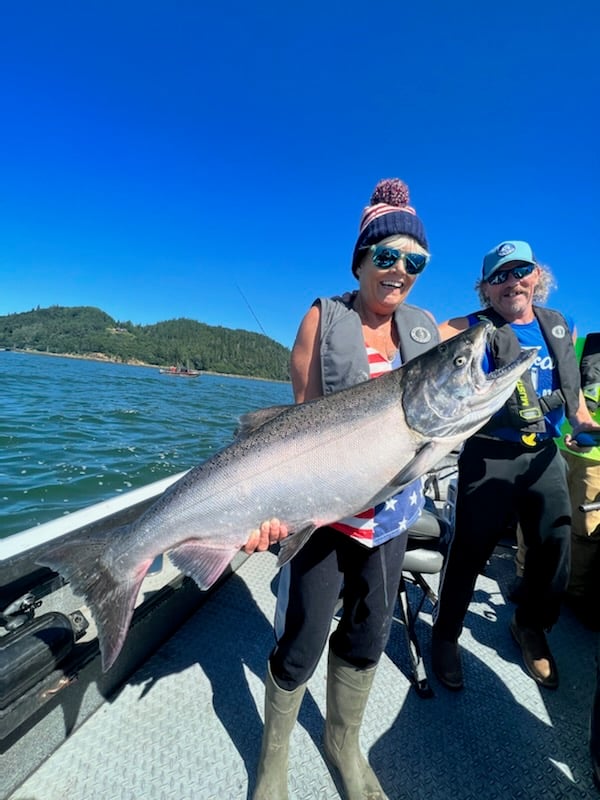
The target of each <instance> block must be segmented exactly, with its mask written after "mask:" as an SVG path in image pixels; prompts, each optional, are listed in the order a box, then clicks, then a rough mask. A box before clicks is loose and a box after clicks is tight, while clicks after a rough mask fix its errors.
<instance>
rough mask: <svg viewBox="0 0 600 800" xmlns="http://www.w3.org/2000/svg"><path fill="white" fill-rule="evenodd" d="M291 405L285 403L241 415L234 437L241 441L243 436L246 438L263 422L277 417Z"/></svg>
mask: <svg viewBox="0 0 600 800" xmlns="http://www.w3.org/2000/svg"><path fill="white" fill-rule="evenodd" d="M292 406H293V404H292V403H287V404H284V405H281V406H269V407H268V408H259V409H258V410H257V411H249V412H248V413H247V414H242V416H241V417H240V419H239V422H238V426H237V428H236V429H235V437H236V438H237V439H241V438H242V437H243V436H248V435H249V434H251V433H253V432H254V431H255V430H256V429H257V428H260V427H261V426H262V425H264V424H265V422H268V421H269V420H271V419H273V418H274V417H278V416H279V414H281V412H282V411H285V410H286V409H288V408H292Z"/></svg>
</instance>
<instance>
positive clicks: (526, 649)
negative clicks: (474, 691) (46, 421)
mask: <svg viewBox="0 0 600 800" xmlns="http://www.w3.org/2000/svg"><path fill="white" fill-rule="evenodd" d="M510 632H511V633H512V636H513V639H514V640H515V642H516V643H517V644H518V645H519V647H520V648H521V654H522V656H523V662H524V664H525V667H526V669H527V672H529V674H530V675H531V677H532V678H533V679H534V681H535V682H536V683H538V684H539V685H540V686H543V687H544V688H545V689H557V688H558V669H557V667H556V663H555V661H554V658H553V656H552V653H551V652H550V648H549V647H548V642H547V641H546V635H545V634H544V631H543V630H541V628H540V629H538V628H526V627H524V626H522V625H519V624H518V623H517V620H516V617H514V616H513V618H512V620H511V623H510ZM544 661H546V662H547V664H548V666H549V667H550V672H549V673H548V674H546V673H545V671H542V670H543V667H544V666H546V665H545V664H544V663H543V662H544Z"/></svg>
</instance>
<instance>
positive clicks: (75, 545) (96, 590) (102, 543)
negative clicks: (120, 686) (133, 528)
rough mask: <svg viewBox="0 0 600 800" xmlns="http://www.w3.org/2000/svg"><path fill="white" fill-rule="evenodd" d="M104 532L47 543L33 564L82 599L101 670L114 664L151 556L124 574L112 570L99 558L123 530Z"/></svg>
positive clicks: (105, 669) (150, 562)
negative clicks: (65, 582)
mask: <svg viewBox="0 0 600 800" xmlns="http://www.w3.org/2000/svg"><path fill="white" fill-rule="evenodd" d="M127 527H128V526H125V528H122V529H118V530H116V531H115V530H112V531H108V532H107V533H106V535H105V536H102V537H98V535H94V536H92V537H85V536H80V537H77V538H74V539H67V540H66V541H64V542H59V543H57V544H55V545H51V546H50V547H49V548H48V549H47V550H45V551H44V552H43V553H42V554H41V555H40V557H39V558H38V559H37V563H38V564H40V565H41V566H44V567H49V568H50V569H52V570H54V571H55V572H58V573H59V574H60V575H62V577H63V578H65V579H66V580H68V581H69V583H70V585H71V588H72V590H73V592H74V593H75V594H76V595H80V596H82V597H83V598H84V599H85V602H86V604H87V605H88V606H89V608H90V611H91V613H92V616H93V617H94V621H95V623H96V628H97V630H98V642H99V645H100V652H101V654H102V670H103V671H104V672H106V671H107V670H108V669H110V667H111V666H112V665H113V664H114V662H115V660H116V658H117V656H118V655H119V652H120V651H121V648H122V647H123V642H124V641H125V637H126V636H127V631H128V630H129V624H130V622H131V617H132V616H133V610H134V608H135V601H136V598H137V595H138V592H139V589H140V586H141V584H142V581H143V580H144V577H145V575H146V572H147V571H148V569H149V567H150V565H151V564H152V559H147V560H145V561H143V562H142V563H141V564H138V565H137V568H136V570H135V573H131V574H127V575H125V576H124V577H123V576H121V575H119V576H116V575H114V574H113V573H112V571H111V569H110V566H109V565H108V564H106V563H105V562H104V561H103V556H104V554H105V553H106V549H107V547H108V544H109V542H110V541H111V540H112V539H114V537H115V536H119V535H122V534H123V533H125V532H126V529H127Z"/></svg>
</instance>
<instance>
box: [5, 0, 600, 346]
mask: <svg viewBox="0 0 600 800" xmlns="http://www.w3.org/2000/svg"><path fill="white" fill-rule="evenodd" d="M599 23H600V5H599V4H598V3H597V2H596V0H570V2H569V3H548V2H547V0H544V1H543V2H542V0H519V2H515V0H505V1H504V2H502V3H486V2H484V3H476V2H474V0H469V2H462V1H461V0H458V2H453V3H449V2H447V1H446V0H435V1H434V0H432V1H431V2H428V0H421V1H420V2H412V3H400V2H398V0H383V1H382V2H373V3H365V2H360V3H359V2H356V1H355V0H343V2H342V1H340V2H337V1H336V0H320V2H313V0H306V1H303V2H300V3H289V4H288V3H284V2H281V1H279V2H274V0H252V2H247V0H244V2H241V0H230V1H229V2H221V3H208V2H203V1H202V0H194V1H193V2H192V0H164V1H163V2H156V1H154V0H144V1H143V2H142V1H141V0H135V2H134V1H133V0H119V2H113V1H112V0H85V2H81V0H73V2H62V0H56V2H53V3H49V2H46V1H45V0H43V2H42V0H37V2H27V0H23V1H22V2H19V3H3V4H2V30H1V32H0V75H1V76H2V77H1V78H0V80H1V81H2V84H3V89H2V104H1V114H2V124H1V125H0V271H1V280H2V283H1V289H0V314H8V313H12V312H19V311H27V310H30V309H31V308H34V307H36V306H38V305H39V306H41V307H45V306H48V305H52V304H58V305H66V306H72V305H93V306H97V307H99V308H102V309H103V310H104V311H106V312H107V313H108V314H110V315H111V316H113V317H114V318H115V319H117V320H120V321H126V320H130V321H132V322H134V323H140V324H146V323H152V322H157V321H160V320H165V319H173V318H176V317H189V318H192V319H197V320H200V321H202V322H206V323H208V324H210V325H223V326H226V327H232V328H243V329H247V330H255V331H259V330H260V327H259V323H260V326H262V328H263V329H264V331H265V332H266V333H267V334H268V335H269V336H272V337H273V338H274V339H276V340H278V341H280V342H282V343H283V344H285V345H287V346H291V345H292V343H293V340H294V336H295V333H296V330H297V327H298V324H299V322H300V319H301V318H302V316H303V315H304V313H305V311H306V309H307V308H308V307H309V305H310V303H311V302H312V300H313V299H314V297H316V296H317V295H320V294H335V293H339V292H340V291H342V290H344V289H351V288H353V287H354V286H355V281H354V279H353V278H352V275H351V272H350V255H351V252H352V248H353V245H354V242H355V239H356V234H357V229H358V222H359V218H360V214H361V211H362V208H363V206H364V205H365V204H366V203H367V202H368V199H369V197H370V194H371V191H372V189H373V187H374V185H375V183H376V182H377V180H378V179H379V178H383V177H401V178H403V179H404V180H405V181H407V183H408V184H409V186H410V190H411V201H412V203H413V205H414V206H415V207H416V209H417V212H418V214H419V216H420V217H421V218H422V220H423V221H424V223H425V227H426V230H427V235H428V238H429V242H430V246H431V250H432V256H433V257H432V261H431V263H430V265H429V266H428V268H427V270H426V272H425V273H424V274H423V275H422V276H421V277H420V278H419V279H418V281H417V284H416V287H415V289H414V290H413V292H412V295H411V301H412V302H416V303H417V304H419V305H422V306H424V307H427V308H429V309H430V310H431V311H432V312H433V314H434V315H435V316H436V318H437V319H438V320H439V321H440V322H441V321H443V320H445V319H447V318H448V317H451V316H456V315H460V314H463V313H466V312H467V311H471V310H473V309H475V308H477V307H478V302H477V297H476V295H475V292H474V290H473V284H474V281H475V279H476V277H477V275H478V273H479V269H480V265H481V258H482V255H483V253H484V252H485V251H486V250H488V249H490V248H491V247H492V246H493V245H495V244H497V243H498V242H499V241H501V240H503V239H507V238H516V239H526V240H528V241H530V242H531V244H532V246H533V249H534V252H535V253H536V255H537V257H538V259H539V260H540V261H542V262H543V263H546V264H548V265H549V266H550V267H551V269H552V270H553V272H554V274H555V276H556V279H557V282H558V287H559V288H558V290H557V291H555V292H554V293H553V294H552V295H551V298H550V302H549V305H550V306H554V307H557V308H560V309H562V310H563V311H566V312H568V313H569V314H571V315H572V316H573V317H574V318H575V321H576V323H577V326H578V329H579V332H580V333H583V332H586V331H589V330H598V329H599V326H600V319H599V318H600V289H599V287H600V272H599V268H598V258H599V254H600V224H599V218H600V202H599V199H598V198H599V188H598V187H599V184H600V180H599V179H600V174H599V173H600V170H599V151H600V147H599V144H598V142H599V137H600V124H599V123H600V120H599V114H600V103H599V98H600V68H599V66H598V63H599V62H598V41H599V35H600V25H599ZM257 320H258V321H259V323H258V322H257Z"/></svg>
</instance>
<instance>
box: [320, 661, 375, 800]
mask: <svg viewBox="0 0 600 800" xmlns="http://www.w3.org/2000/svg"><path fill="white" fill-rule="evenodd" d="M375 669H376V667H373V668H372V669H357V668H356V667H353V666H352V665H351V664H348V663H347V662H346V661H343V660H342V659H341V658H338V657H337V656H336V655H335V654H334V653H332V651H331V650H330V651H329V661H328V670H327V719H326V722H325V738H324V746H325V755H326V756H327V758H328V759H329V761H330V762H331V763H332V764H333V765H334V766H335V767H336V768H337V770H338V771H339V774H340V777H341V779H342V783H343V786H344V791H345V800H387V796H386V795H385V794H384V791H383V789H382V788H381V784H380V783H379V781H378V780H377V776H376V775H375V773H374V772H373V770H372V769H371V767H370V766H369V764H368V762H367V760H366V758H365V757H364V756H363V754H362V753H361V752H360V747H359V741H358V737H359V731H360V726H361V723H362V719H363V716H364V713H365V708H366V705H367V700H368V699H369V692H370V691H371V686H372V684H373V678H374V677H375Z"/></svg>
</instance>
